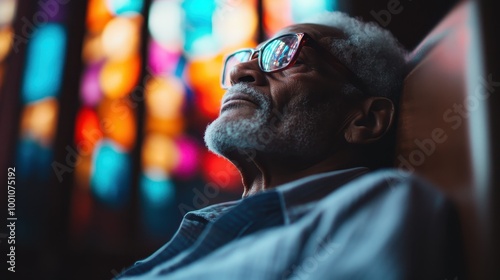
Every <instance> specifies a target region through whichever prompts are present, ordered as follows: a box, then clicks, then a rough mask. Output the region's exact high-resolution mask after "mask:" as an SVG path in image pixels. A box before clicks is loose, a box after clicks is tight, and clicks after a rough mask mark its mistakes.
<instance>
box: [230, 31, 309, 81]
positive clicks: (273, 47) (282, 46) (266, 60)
mask: <svg viewBox="0 0 500 280" xmlns="http://www.w3.org/2000/svg"><path fill="white" fill-rule="evenodd" d="M299 43H300V39H299V37H298V36H296V35H285V36H282V37H278V38H275V39H273V40H271V41H269V42H268V43H267V44H265V45H264V46H263V48H262V49H261V50H260V54H259V66H260V68H261V70H262V71H264V72H272V71H277V70H280V69H282V68H285V67H287V66H288V65H289V64H290V62H291V61H292V59H293V58H294V56H295V53H296V51H297V49H298V47H299ZM251 55H252V50H250V49H247V50H242V51H238V52H236V53H234V54H232V55H230V56H229V57H228V58H227V59H226V63H225V65H224V73H223V77H222V84H223V86H224V87H225V88H228V87H230V86H231V78H230V73H231V70H232V69H233V68H234V67H235V66H236V65H238V64H240V63H242V62H246V61H249V60H250V59H251V57H250V56H251Z"/></svg>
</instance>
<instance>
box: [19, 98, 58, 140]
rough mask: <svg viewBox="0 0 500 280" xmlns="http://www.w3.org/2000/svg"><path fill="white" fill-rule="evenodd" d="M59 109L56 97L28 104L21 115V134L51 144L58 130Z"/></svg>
mask: <svg viewBox="0 0 500 280" xmlns="http://www.w3.org/2000/svg"><path fill="white" fill-rule="evenodd" d="M58 111H59V105H58V102H57V100H56V99H54V98H46V99H42V100H41V101H38V102H35V103H31V104H29V105H27V106H26V107H25V108H24V109H23V112H22V115H21V135H23V136H25V137H29V138H31V139H35V140H37V141H38V142H39V143H40V144H42V145H44V146H50V145H51V144H52V141H53V139H54V136H55V132H56V126H57V115H58Z"/></svg>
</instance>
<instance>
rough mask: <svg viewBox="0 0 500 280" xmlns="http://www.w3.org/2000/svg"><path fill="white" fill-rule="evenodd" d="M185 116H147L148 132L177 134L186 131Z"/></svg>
mask: <svg viewBox="0 0 500 280" xmlns="http://www.w3.org/2000/svg"><path fill="white" fill-rule="evenodd" d="M184 126H185V122H184V118H183V117H182V116H178V117H176V118H173V119H160V118H155V117H153V116H151V115H148V116H147V117H146V128H145V130H146V132H158V133H163V134H165V135H170V136H177V135H180V134H181V133H182V132H183V131H184Z"/></svg>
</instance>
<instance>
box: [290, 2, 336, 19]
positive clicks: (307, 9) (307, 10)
mask: <svg viewBox="0 0 500 280" xmlns="http://www.w3.org/2000/svg"><path fill="white" fill-rule="evenodd" d="M291 6H292V18H293V21H294V22H302V21H305V20H307V19H309V18H311V17H313V16H315V15H317V14H321V13H323V12H325V11H334V10H335V9H336V8H337V1H335V0H334V1H331V0H314V1H311V0H292V1H291Z"/></svg>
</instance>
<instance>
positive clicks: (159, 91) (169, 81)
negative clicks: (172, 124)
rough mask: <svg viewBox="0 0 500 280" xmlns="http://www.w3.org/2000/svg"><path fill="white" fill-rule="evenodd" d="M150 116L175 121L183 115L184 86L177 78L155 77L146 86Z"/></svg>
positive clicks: (147, 106)
mask: <svg viewBox="0 0 500 280" xmlns="http://www.w3.org/2000/svg"><path fill="white" fill-rule="evenodd" d="M145 96H146V108H147V112H148V114H151V115H152V116H154V117H156V118H159V119H173V118H176V117H178V116H180V115H181V114H182V105H183V103H184V86H183V85H182V82H181V81H180V80H179V79H178V78H176V77H172V76H169V77H154V78H151V79H149V80H148V82H147V84H146V94H145Z"/></svg>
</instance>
